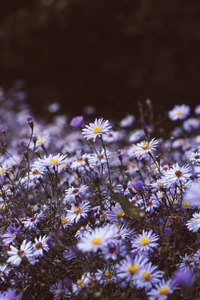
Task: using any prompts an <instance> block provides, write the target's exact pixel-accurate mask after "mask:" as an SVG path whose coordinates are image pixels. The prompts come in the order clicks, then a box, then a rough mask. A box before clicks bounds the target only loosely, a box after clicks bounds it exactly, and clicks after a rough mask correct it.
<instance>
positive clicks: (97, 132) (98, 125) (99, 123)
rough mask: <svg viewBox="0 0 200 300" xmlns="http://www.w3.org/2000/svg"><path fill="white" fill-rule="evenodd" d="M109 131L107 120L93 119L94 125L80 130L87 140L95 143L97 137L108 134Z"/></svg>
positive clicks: (109, 126) (91, 124)
mask: <svg viewBox="0 0 200 300" xmlns="http://www.w3.org/2000/svg"><path fill="white" fill-rule="evenodd" d="M110 129H111V125H110V124H109V122H108V120H106V121H105V120H103V119H95V121H94V123H90V124H89V125H86V126H85V128H83V129H82V134H83V136H84V138H86V139H87V140H93V142H95V140H96V138H97V137H101V136H102V135H103V134H105V133H107V132H109V130H110Z"/></svg>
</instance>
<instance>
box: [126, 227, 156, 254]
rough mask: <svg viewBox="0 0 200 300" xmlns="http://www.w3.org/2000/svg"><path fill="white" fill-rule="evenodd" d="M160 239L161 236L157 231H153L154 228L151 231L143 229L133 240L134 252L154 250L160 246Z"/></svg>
mask: <svg viewBox="0 0 200 300" xmlns="http://www.w3.org/2000/svg"><path fill="white" fill-rule="evenodd" d="M158 239H159V236H158V235H157V234H155V233H153V231H152V230H150V231H144V230H143V231H142V233H141V234H138V235H137V236H136V237H135V238H134V239H133V240H132V249H133V250H132V252H135V251H137V252H141V253H145V252H148V251H150V252H151V251H153V250H154V249H155V248H157V247H158V243H157V240H158Z"/></svg>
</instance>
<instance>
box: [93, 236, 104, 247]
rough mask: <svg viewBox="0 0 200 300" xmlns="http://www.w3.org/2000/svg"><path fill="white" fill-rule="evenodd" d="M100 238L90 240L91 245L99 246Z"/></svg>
mask: <svg viewBox="0 0 200 300" xmlns="http://www.w3.org/2000/svg"><path fill="white" fill-rule="evenodd" d="M101 240H102V239H101V238H100V237H94V238H93V239H92V240H91V243H92V244H93V245H99V244H101Z"/></svg>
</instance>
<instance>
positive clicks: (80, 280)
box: [76, 279, 84, 285]
mask: <svg viewBox="0 0 200 300" xmlns="http://www.w3.org/2000/svg"><path fill="white" fill-rule="evenodd" d="M76 284H77V285H83V284H84V281H83V280H82V279H78V280H77V282H76Z"/></svg>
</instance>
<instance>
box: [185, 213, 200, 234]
mask: <svg viewBox="0 0 200 300" xmlns="http://www.w3.org/2000/svg"><path fill="white" fill-rule="evenodd" d="M185 225H186V226H187V228H188V230H189V231H192V232H197V231H198V230H199V228H200V213H199V212H195V213H193V215H192V218H191V219H190V220H188V221H187V222H186V224H185Z"/></svg>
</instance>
